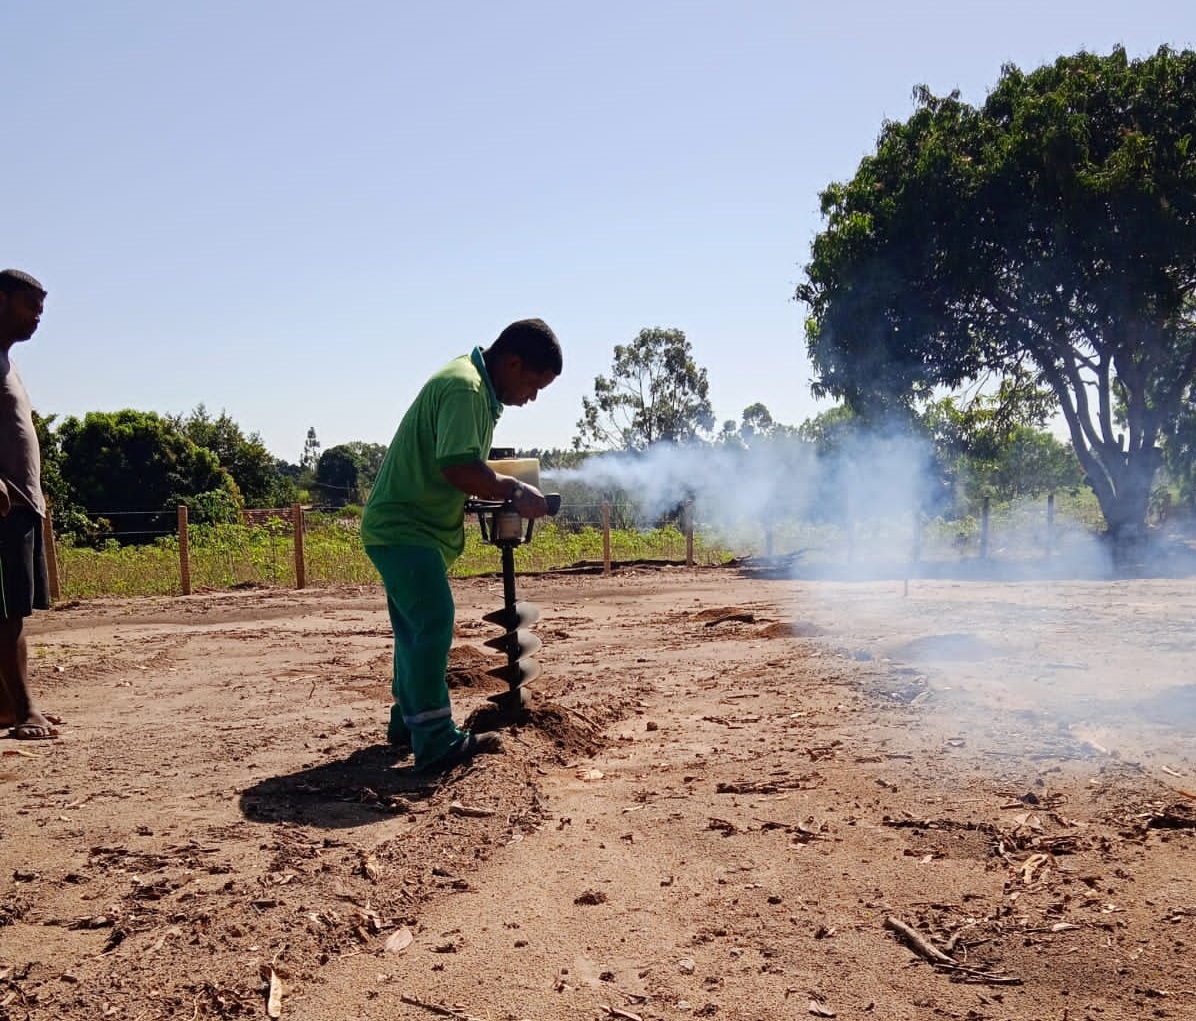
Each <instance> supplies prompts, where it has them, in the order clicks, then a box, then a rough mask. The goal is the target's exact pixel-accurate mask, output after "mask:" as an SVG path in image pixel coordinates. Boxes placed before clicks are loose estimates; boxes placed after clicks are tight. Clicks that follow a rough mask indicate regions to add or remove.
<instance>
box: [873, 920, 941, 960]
mask: <svg viewBox="0 0 1196 1021" xmlns="http://www.w3.org/2000/svg"><path fill="white" fill-rule="evenodd" d="M885 928H886V929H889V930H891V931H892V932H895V933H897V935H898V936H900V937H901V938H902V939H903V940H904V941H905V942H906V944H908V945H909V947H910V948H911V949H912V950H916V951H917V952H918V953H919V954H921V955H922V956H923V957H925V958H926V960H928V961H933V962H934V963H935V964H950V965H952V966H956V967H958V962H957V961H956V960H955V958H954V957H952V956H951V955H950V954H945V953H943V952H942V951H941V950H940V949H939V948H938V947H936V946H935V945H934V944H933V943H931V942H930V940H928V939H926V938H925V937H924V936H922V935H921V934H920V933H918V932H915V931H914V930H913V929H911V928H910V927H909V926H908V925H906V924H905V923H904V922H903V921H901V919H899V918H894V917H893V916H892V915H889V917H888V918H886V919H885Z"/></svg>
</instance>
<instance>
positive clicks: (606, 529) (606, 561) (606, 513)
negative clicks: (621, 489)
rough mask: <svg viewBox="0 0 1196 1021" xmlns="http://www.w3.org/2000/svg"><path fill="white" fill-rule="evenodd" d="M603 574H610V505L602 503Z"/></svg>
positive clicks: (606, 502)
mask: <svg viewBox="0 0 1196 1021" xmlns="http://www.w3.org/2000/svg"><path fill="white" fill-rule="evenodd" d="M602 573H603V574H610V503H609V502H608V501H606V500H603V501H602Z"/></svg>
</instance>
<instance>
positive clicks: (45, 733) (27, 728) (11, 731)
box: [8, 716, 58, 741]
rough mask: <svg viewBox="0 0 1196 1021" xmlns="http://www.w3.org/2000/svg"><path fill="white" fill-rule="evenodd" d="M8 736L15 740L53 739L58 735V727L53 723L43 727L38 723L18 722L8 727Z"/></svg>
mask: <svg viewBox="0 0 1196 1021" xmlns="http://www.w3.org/2000/svg"><path fill="white" fill-rule="evenodd" d="M46 719H50V717H48V716H47V717H46ZM8 736H9V737H11V738H13V739H15V740H17V741H53V740H54V739H55V738H57V737H58V728H57V727H55V726H54V725H53V724H51V725H50V726H48V727H43V726H42V725H41V724H40V723H18V724H17V725H16V726H15V727H9V728H8Z"/></svg>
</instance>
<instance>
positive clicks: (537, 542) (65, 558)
mask: <svg viewBox="0 0 1196 1021" xmlns="http://www.w3.org/2000/svg"><path fill="white" fill-rule="evenodd" d="M1080 510H1082V508H1081V509H1080ZM117 515H123V520H124V521H125V522H126V523H128V522H136V520H137V516H142V517H143V518H144V519H145V521H144V522H142V523H141V527H139V528H137V527H135V528H134V529H133V530H132V531H130V532H128V533H122V534H124V535H125V536H127V537H128V538H129V539H132V540H133V541H124V542H116V541H114V540H108V541H106V542H104V543H102V544H100V545H98V546H91V545H83V544H79V543H77V542H73V541H69V540H66V539H63V538H62V537H59V536H56V535H54V532H53V526H52V521H51V520H49V519H48V520H47V534H48V537H52V538H53V542H52V544H49V545H48V547H47V548H48V552H49V553H50V561H51V568H52V575H53V577H52V587H53V588H54V589H55V598H56V599H58V600H75V599H87V598H94V597H98V596H142V595H180V594H189V593H191V592H194V591H211V590H223V589H236V588H250V587H258V586H271V587H285V588H296V587H297V588H304V587H308V586H324V585H341V584H375V583H377V582H378V581H379V578H378V574H377V571H376V570H375V569H374V566H373V564H372V563H371V562H370V560H369V558H368V557H367V556H366V554H365V551H364V548H363V546H362V543H361V535H360V521H359V519H358V518H357V517H356V516H355V515H354V514H347V513H345V512H344V511H343V510H337V509H334V508H319V507H298V506H296V507H290V508H275V509H267V510H254V511H249V512H246V513H245V516H244V520H243V521H242V522H241V523H240V524H216V525H212V524H201V525H195V524H189V523H188V521H187V516H186V509H185V508H179V512H178V515H177V517H175V519H174V521H173V523H172V524H171V525H170V526H169V527H168V525H167V520H166V519H168V518H170V517H171V516H170V515H166V514H163V513H161V512H155V513H152V514H151V513H148V512H141V511H118V512H111V513H108V514H95V515H94V517H95V518H96V519H98V518H101V517H104V518H106V519H108V520H110V521H111V520H113V519H114V518H116V517H117ZM90 516H92V515H89V517H90ZM1096 524H1097V523H1096V522H1094V521H1092V520H1091V516H1090V514H1089V517H1088V519H1085V517H1084V515H1083V514H1082V513H1077V508H1076V507H1074V506H1071V505H1064V506H1056V501H1055V500H1054V498H1053V497H1051V498H1047V499H1044V500H1041V501H1036V502H1033V503H1023V504H1018V505H1000V506H994V507H990V506H989V505H988V504H987V503H986V504H985V505H984V507H983V508H982V510H981V513H980V514H979V515H977V516H975V517H967V518H962V519H955V520H951V521H946V520H942V519H934V520H928V519H926V518H925V517H923V516H922V515H920V514H916V513H913V512H901V511H896V512H892V513H885V514H878V515H874V516H871V517H855V518H851V519H848V518H846V517H843V516H838V517H836V516H835V515H833V514H825V515H823V516H822V517H821V518H820V519H819V520H810V519H806V518H800V517H795V516H786V515H785V514H784V513H782V512H779V511H778V512H773V513H770V514H767V515H761V516H759V517H756V518H751V519H735V520H729V519H727V518H725V517H724V516H723V515H721V514H720V513H719V509H718V508H717V507H706V508H703V507H702V506H700V505H696V504H689V505H684V506H682V507H681V508H680V509H679V513H678V514H677V515H676V516H675V517H674V519H672V520H668V521H657V522H647V523H644V522H637V521H636V520H635V512H634V508H633V507H631V506H621V505H619V504H616V503H611V502H596V503H576V504H565V505H563V506H562V508H561V511H560V513H559V514H558V515H557V516H556V517H555V518H553V519H544V520H542V521H539V522H536V524H535V525H534V527H533V531H532V535H531V539H530V541H529V542H526V543H524V544H522V545H520V546H518V547H517V548H516V549H515V551H514V556H515V566H516V570H518V571H519V572H521V573H531V572H544V571H551V570H564V569H569V570H574V571H594V572H600V571H610V570H616V569H618V568H619V567H620V566H626V565H628V564H637V563H670V564H692V565H695V566H707V565H714V564H725V563H739V564H745V565H750V566H753V567H756V568H762V569H772V570H775V571H777V572H783V573H788V574H791V575H794V576H798V577H811V578H815V577H852V576H861V575H868V576H874V577H876V576H896V577H901V576H905V577H913V576H933V575H936V574H944V573H952V574H956V575H959V574H961V573H963V574H966V573H968V572H969V571H973V572H983V573H985V574H987V575H993V574H1000V573H1005V574H1007V575H1010V576H1014V575H1016V574H1017V573H1018V572H1019V571H1031V570H1032V571H1035V572H1039V573H1041V572H1042V571H1043V570H1044V569H1052V568H1053V569H1055V570H1058V571H1072V572H1074V571H1077V570H1079V569H1080V564H1081V562H1082V560H1084V559H1086V558H1088V557H1090V556H1092V555H1093V553H1092V551H1093V548H1094V545H1095V538H1094V533H1095V528H1096ZM500 569H501V566H500V556H499V552H498V550H497V549H496V548H495V547H494V546H493V545H490V544H489V543H487V542H485V541H484V539H483V536H482V533H481V530H480V528H479V526H478V522H477V520H476V518H474V517H472V516H469V517H467V518H466V527H465V550H464V552H463V554H462V556H461V557H460V558H459V559H458V560H457V562H456V563H455V564H454V566H453V568H452V572H451V573H452V574H453V575H455V576H458V577H462V576H470V575H479V574H490V573H497V572H499V571H500Z"/></svg>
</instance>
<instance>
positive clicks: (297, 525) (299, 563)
mask: <svg viewBox="0 0 1196 1021" xmlns="http://www.w3.org/2000/svg"><path fill="white" fill-rule="evenodd" d="M291 524H292V526H293V528H294V531H295V588H305V587H306V586H307V571H306V569H305V565H304V560H303V507H302V506H301V505H300V504H294V505H292V507H291Z"/></svg>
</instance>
